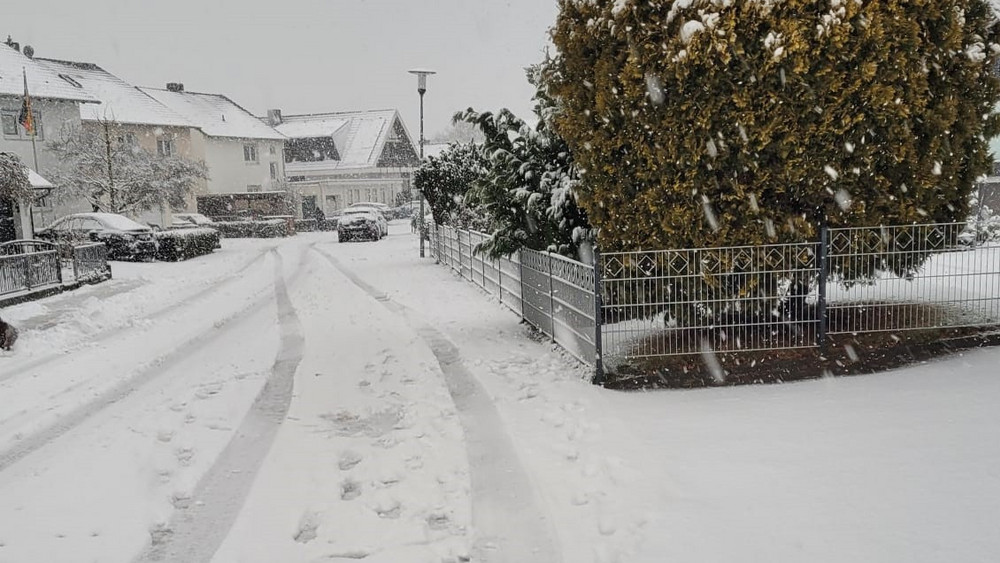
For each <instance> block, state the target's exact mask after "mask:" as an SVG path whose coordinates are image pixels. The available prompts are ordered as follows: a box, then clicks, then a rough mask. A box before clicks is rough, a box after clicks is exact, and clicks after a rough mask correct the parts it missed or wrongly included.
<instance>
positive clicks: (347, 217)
mask: <svg viewBox="0 0 1000 563" xmlns="http://www.w3.org/2000/svg"><path fill="white" fill-rule="evenodd" d="M381 222H384V219H382V218H381V217H379V216H378V212H377V211H375V210H373V209H368V208H348V209H345V210H344V212H343V213H342V214H341V215H340V218H339V221H338V223H337V232H338V233H339V237H340V239H339V240H340V242H347V241H349V240H355V239H362V238H363V239H368V240H379V239H381V238H382V227H381Z"/></svg>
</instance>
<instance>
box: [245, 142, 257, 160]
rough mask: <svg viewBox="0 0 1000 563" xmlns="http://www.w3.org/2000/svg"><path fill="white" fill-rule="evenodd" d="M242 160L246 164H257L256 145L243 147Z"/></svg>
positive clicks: (249, 144)
mask: <svg viewBox="0 0 1000 563" xmlns="http://www.w3.org/2000/svg"><path fill="white" fill-rule="evenodd" d="M243 160H244V161H246V162H257V145H256V144H254V143H247V144H245V145H243Z"/></svg>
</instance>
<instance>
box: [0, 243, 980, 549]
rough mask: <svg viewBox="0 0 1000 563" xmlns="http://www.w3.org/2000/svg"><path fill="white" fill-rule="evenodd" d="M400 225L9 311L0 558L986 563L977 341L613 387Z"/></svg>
mask: <svg viewBox="0 0 1000 563" xmlns="http://www.w3.org/2000/svg"><path fill="white" fill-rule="evenodd" d="M416 247H417V240H416V238H415V237H413V236H412V235H410V234H409V232H408V228H407V226H406V225H403V224H395V225H392V234H391V235H390V237H389V238H387V239H385V240H383V241H380V242H374V243H351V244H339V243H337V242H336V235H335V234H331V233H312V234H302V235H299V236H297V237H294V238H291V239H287V240H281V241H276V240H264V241H241V240H227V241H225V245H224V249H223V250H221V251H217V252H216V253H214V254H213V255H211V256H208V257H202V258H199V259H196V260H192V261H189V262H184V263H179V264H159V263H156V264H122V263H116V264H115V275H116V278H115V280H113V281H112V282H109V283H107V284H103V285H99V286H94V287H88V288H84V289H82V290H79V291H77V292H73V293H68V294H63V295H60V296H56V297H53V298H49V299H46V300H43V301H39V302H35V303H28V304H24V305H20V306H17V307H11V308H8V309H5V310H4V311H3V316H4V318H5V319H8V320H10V321H13V322H14V323H15V324H17V325H18V326H19V327H21V328H22V339H21V341H19V342H18V348H17V349H16V350H15V351H14V352H11V353H5V352H0V562H2V563H7V562H13V563H21V562H36V561H44V562H56V563H58V562H64V561H65V562H79V561H84V562H90V561H102V562H103V561H111V562H117V561H178V562H193V561H214V562H217V563H221V562H243V561H247V562H285V561H289V562H298V561H308V562H312V561H316V562H319V561H349V560H363V561H366V562H369V563H370V562H380V563H387V562H400V563H410V562H429V563H431V562H432V563H445V562H450V563H458V562H459V561H467V560H470V559H471V560H473V561H483V562H489V563H495V562H508V561H510V562H514V561H516V562H539V563H555V562H560V561H563V562H570V561H572V562H595V563H612V562H633V561H639V562H659V561H690V562H706V561H719V562H722V561H726V562H728V561H788V562H792V561H796V562H797V561H830V562H834V561H908V562H909V561H927V562H931V561H984V562H985V561H993V560H995V556H996V554H997V553H1000V534H998V533H997V532H996V524H995V523H996V522H997V521H998V520H1000V470H998V468H1000V409H998V408H997V405H998V404H1000V378H998V377H997V376H996V373H995V372H996V369H995V366H996V364H997V363H998V361H1000V351H997V350H987V351H982V352H977V353H973V354H967V355H965V356H963V357H959V358H955V359H952V360H948V361H945V362H940V363H937V364H929V365H926V366H920V367H916V368H912V369H908V370H901V371H899V372H895V373H892V374H886V375H882V376H873V377H864V378H861V377H857V378H844V379H835V380H834V379H831V380H822V381H814V382H805V383H800V384H795V385H781V386H764V387H744V388H728V389H708V390H702V391H690V392H658V393H632V394H622V393H615V392H609V391H605V390H601V389H599V388H595V387H593V386H591V385H589V384H588V383H587V382H586V380H587V377H588V376H589V373H588V372H587V370H586V369H585V368H584V367H583V366H580V365H579V364H577V363H576V362H575V361H574V360H571V359H569V358H567V357H566V356H565V355H564V354H562V353H561V352H559V351H558V350H556V349H554V348H553V346H552V345H551V344H550V343H548V342H546V341H539V340H538V339H537V338H536V337H534V336H533V335H532V333H531V332H530V331H528V330H527V329H526V327H524V325H521V324H520V323H519V322H518V318H517V317H516V316H514V315H513V314H511V313H510V312H509V311H507V310H506V309H504V308H503V307H502V306H500V305H499V304H498V303H495V302H493V301H491V300H490V298H488V297H487V296H485V295H483V294H481V293H480V292H479V291H478V290H476V289H475V288H474V287H472V286H470V285H469V284H467V283H465V282H463V281H462V280H460V279H457V278H456V277H454V276H453V275H452V274H451V273H450V272H448V271H447V270H446V269H444V268H441V267H439V266H435V265H434V264H433V261H432V260H428V259H424V260H421V259H419V258H417V252H416V250H417V248H416Z"/></svg>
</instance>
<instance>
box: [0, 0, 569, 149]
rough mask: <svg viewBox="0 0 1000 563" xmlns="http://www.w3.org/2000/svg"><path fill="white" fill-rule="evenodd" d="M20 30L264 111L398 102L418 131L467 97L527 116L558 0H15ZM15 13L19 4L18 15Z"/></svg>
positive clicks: (140, 80) (15, 27)
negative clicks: (532, 69) (422, 94)
mask: <svg viewBox="0 0 1000 563" xmlns="http://www.w3.org/2000/svg"><path fill="white" fill-rule="evenodd" d="M3 11H4V12H5V13H4V18H3V22H4V23H5V24H6V26H2V27H0V34H2V35H3V37H2V38H3V39H5V38H6V36H7V34H11V35H12V36H13V38H14V40H15V41H18V42H19V43H21V45H22V46H23V45H25V44H28V45H31V46H33V47H34V48H35V52H36V56H39V57H48V58H57V59H68V60H76V61H85V62H93V63H96V64H98V65H100V66H102V67H104V68H105V69H107V70H109V71H110V72H112V73H114V74H116V75H118V76H120V77H121V78H123V79H124V80H126V81H128V82H131V83H133V84H136V85H139V86H156V87H161V88H162V87H163V86H164V84H165V83H167V82H183V83H184V85H185V88H186V89H188V90H192V91H198V92H213V93H222V94H226V95H228V96H229V97H231V98H233V99H234V100H235V101H236V102H237V103H239V104H241V105H243V106H244V107H246V108H247V109H248V110H250V111H252V112H254V113H256V114H258V115H260V114H263V113H264V112H265V111H266V110H267V109H268V108H273V107H277V108H281V109H282V111H283V112H284V113H286V114H294V113H315V112H324V111H347V110H360V109H381V108H390V107H392V108H397V109H399V110H400V111H401V112H402V114H403V119H404V120H405V121H406V125H407V127H408V128H409V130H410V132H411V134H413V136H414V138H416V137H417V135H418V125H419V123H418V97H417V93H416V78H415V77H413V76H411V75H409V74H407V73H406V71H407V70H408V69H410V68H414V67H421V68H429V69H433V70H436V71H438V72H439V74H438V75H436V76H433V77H431V78H430V82H429V84H428V92H427V96H426V98H425V109H424V114H425V120H426V134H427V136H428V137H430V136H432V135H433V133H435V132H437V131H440V130H441V129H443V128H445V127H446V126H447V124H448V123H449V120H450V118H451V115H452V114H453V113H454V112H455V111H458V110H461V109H464V108H466V107H469V106H472V107H475V108H476V109H479V110H493V109H497V108H500V107H509V108H510V109H512V110H513V111H514V112H515V113H516V114H518V115H520V116H522V117H528V114H529V112H530V109H531V102H530V98H531V95H532V89H531V87H530V86H529V85H528V83H527V81H526V80H525V78H524V72H523V70H522V69H523V67H525V66H527V65H529V64H531V63H534V62H538V61H540V60H541V59H542V57H543V53H544V49H545V46H546V45H547V44H548V34H547V30H548V28H549V27H550V26H551V25H552V24H553V23H554V21H555V16H556V11H557V6H556V0H163V1H156V2H154V1H150V0H45V1H31V0H28V1H11V2H9V3H7V5H6V6H5V7H4V9H3ZM12 12H13V13H12Z"/></svg>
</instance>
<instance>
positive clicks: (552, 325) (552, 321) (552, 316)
mask: <svg viewBox="0 0 1000 563" xmlns="http://www.w3.org/2000/svg"><path fill="white" fill-rule="evenodd" d="M545 258H546V259H547V260H548V266H549V267H548V268H546V270H548V276H546V277H548V280H549V332H550V333H551V334H550V336H551V337H552V341H553V342H555V341H556V306H555V298H554V296H553V295H552V254H551V253H549V252H546V253H545Z"/></svg>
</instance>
